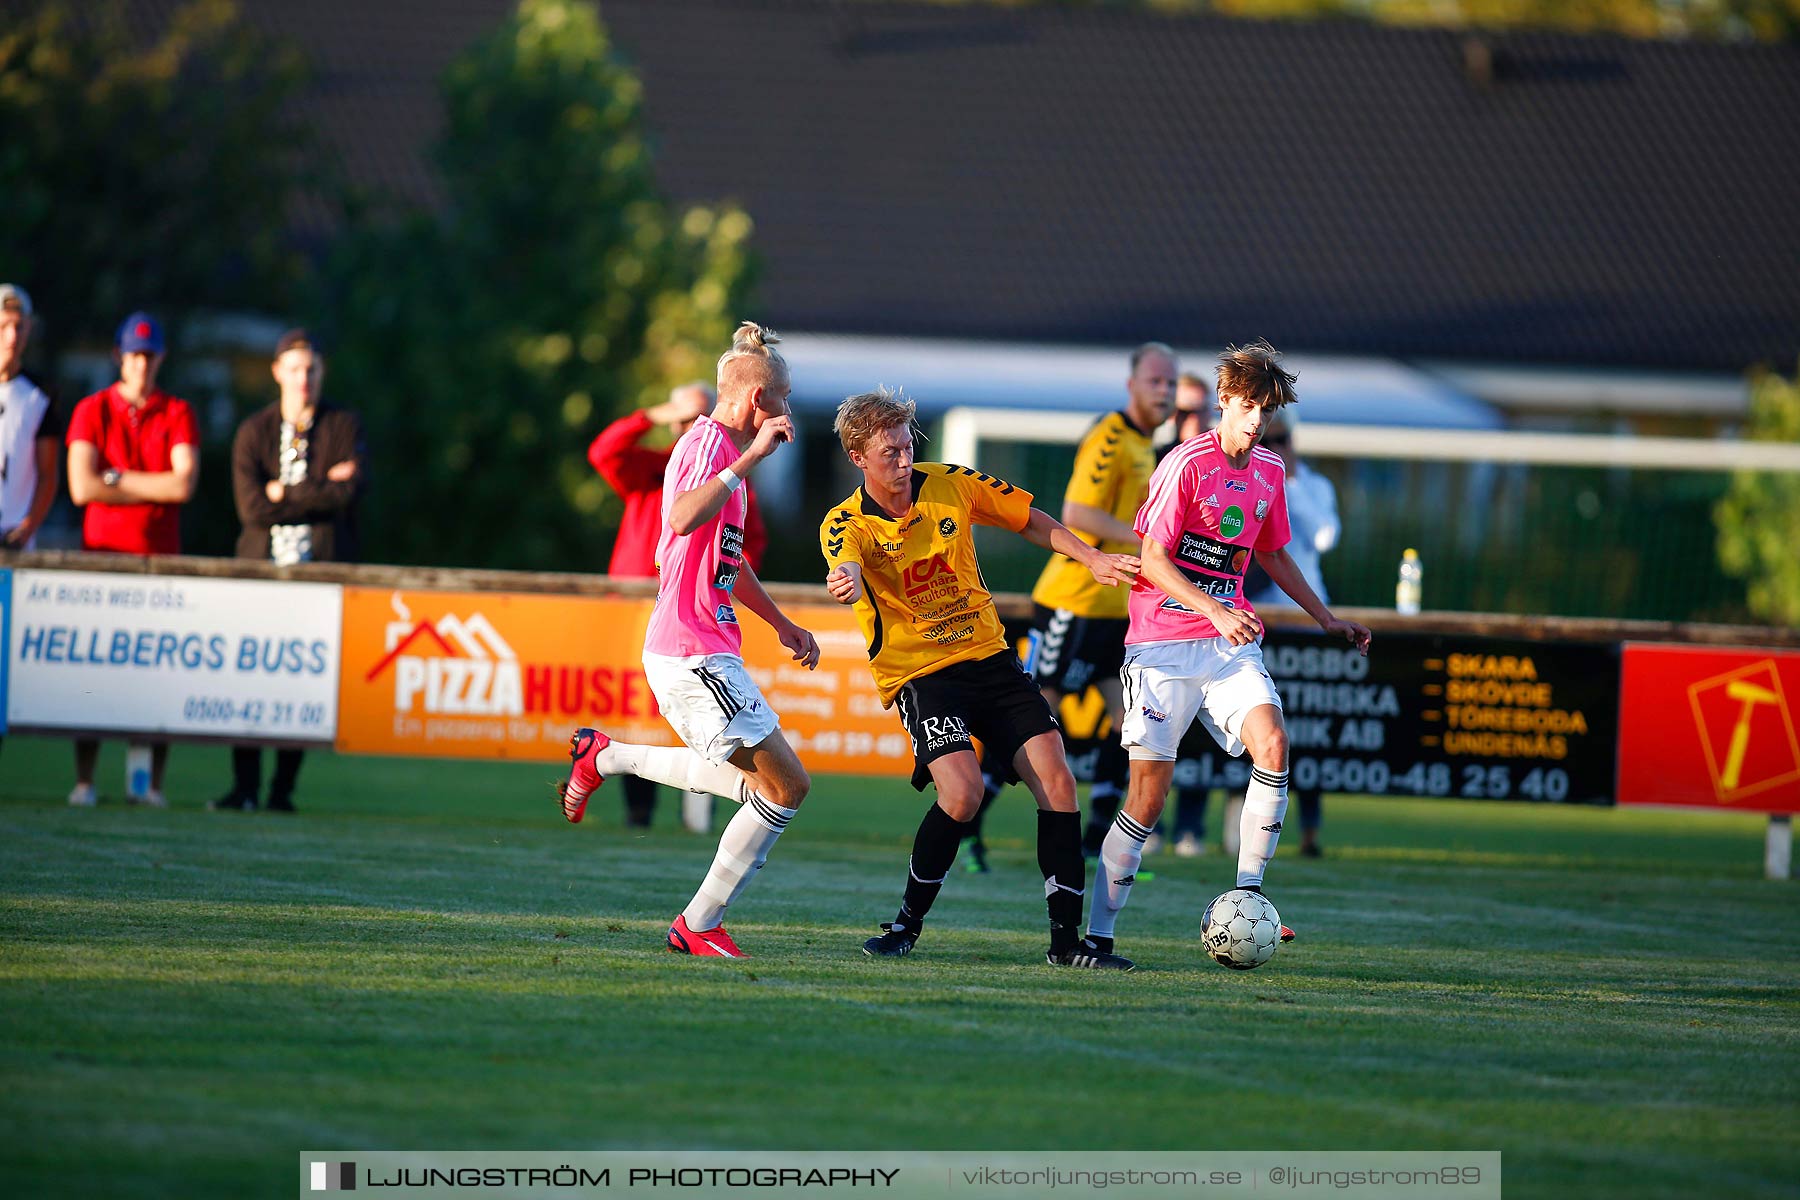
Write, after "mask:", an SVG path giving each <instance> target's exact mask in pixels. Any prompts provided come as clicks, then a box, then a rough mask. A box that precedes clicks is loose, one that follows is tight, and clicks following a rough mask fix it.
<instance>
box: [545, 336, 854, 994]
mask: <svg viewBox="0 0 1800 1200" xmlns="http://www.w3.org/2000/svg"><path fill="white" fill-rule="evenodd" d="M777 340H778V339H777V338H776V337H775V335H774V334H773V333H770V332H768V331H766V330H764V329H763V328H762V327H761V326H759V325H756V324H754V323H753V322H750V321H746V322H744V324H743V325H741V326H740V327H739V328H738V331H737V335H736V337H735V338H734V339H733V340H732V346H731V349H730V350H728V351H726V352H725V354H724V355H723V356H722V357H721V358H720V359H719V402H718V406H717V407H716V408H715V409H714V410H713V413H712V415H711V416H710V417H707V416H701V417H697V418H696V419H695V421H694V424H693V426H692V428H690V429H689V430H688V431H687V432H686V433H685V434H683V435H682V436H681V440H680V441H678V442H676V443H675V449H674V451H673V453H672V454H671V455H670V457H669V466H668V471H667V473H666V474H665V476H664V483H663V496H662V517H663V530H662V537H661V539H660V540H659V541H658V542H657V547H656V565H657V574H658V576H659V577H660V579H661V584H660V586H659V588H658V590H657V594H656V609H655V611H654V612H652V613H651V615H650V624H649V627H648V628H647V629H646V630H645V632H644V674H645V676H646V677H647V678H648V680H649V683H650V690H651V691H652V692H653V693H654V694H655V695H656V702H657V704H658V705H659V706H661V708H662V713H663V716H664V717H666V718H668V721H669V724H671V725H673V726H674V727H675V732H676V733H677V734H679V735H680V736H681V740H682V741H683V742H685V743H687V744H686V745H685V746H636V745H630V744H628V743H625V742H615V741H613V740H612V739H611V738H609V737H607V736H606V735H605V734H604V733H601V732H600V731H599V730H597V729H578V730H576V731H575V736H574V737H572V738H571V739H570V741H569V744H570V758H571V759H572V760H573V763H572V765H571V766H570V768H569V778H568V780H567V781H566V782H565V783H564V784H563V785H562V788H561V791H562V805H563V815H564V816H565V817H567V818H568V819H569V820H571V821H579V820H581V817H582V814H583V813H584V812H585V811H586V810H587V802H588V797H589V796H590V795H591V794H592V793H593V791H594V789H595V788H597V787H599V786H600V784H601V781H602V780H603V779H604V778H605V777H606V776H608V775H618V774H624V773H630V774H632V775H637V776H639V777H641V778H644V779H654V780H656V781H657V782H659V783H666V784H669V785H671V786H672V787H678V788H684V789H689V790H699V791H708V792H712V793H714V794H716V795H720V796H724V797H726V798H727V799H730V800H736V801H737V802H738V803H739V804H740V805H742V807H741V808H739V809H738V811H737V815H736V816H734V817H732V819H731V821H730V823H729V824H727V825H726V826H725V832H724V834H723V835H721V836H720V838H719V852H718V854H717V856H716V857H714V859H713V864H712V868H711V869H710V870H709V871H707V873H706V878H705V880H703V881H702V882H701V884H700V890H699V891H698V892H696V893H695V895H694V898H693V900H692V901H691V902H690V903H689V904H688V906H687V908H686V909H684V910H683V911H682V913H681V915H680V916H678V917H676V918H675V922H674V924H673V925H671V926H670V927H669V938H668V945H669V949H670V950H672V951H675V952H676V953H678V954H697V955H704V956H708V957H715V958H741V957H743V956H744V955H743V952H742V951H741V950H739V949H738V948H737V945H736V943H735V942H733V941H732V939H731V935H730V934H728V933H726V932H725V926H724V920H725V908H726V906H727V905H729V904H730V903H731V902H732V901H734V900H736V899H737V898H738V896H739V895H741V894H742V893H743V891H744V889H745V888H746V887H748V886H749V884H750V881H751V880H752V879H753V878H755V876H756V873H757V872H758V871H759V870H761V869H762V865H763V863H764V861H765V860H767V858H768V856H769V850H770V848H771V847H773V846H774V845H775V839H776V838H778V837H780V836H781V831H782V830H783V829H785V828H787V823H788V822H789V821H791V820H793V817H794V813H795V811H796V810H797V809H799V807H800V802H801V801H802V800H804V799H805V798H806V793H807V790H808V788H809V787H810V786H811V781H810V780H809V779H808V778H807V775H806V769H805V768H804V767H802V766H801V765H800V759H799V758H798V757H797V756H796V755H795V754H794V750H793V747H792V746H790V745H788V742H787V739H786V738H785V737H783V736H782V734H781V723H780V721H779V720H778V719H777V718H776V716H775V712H774V710H773V709H771V708H770V707H769V702H768V701H767V700H765V699H764V698H763V694H762V692H761V690H760V689H759V688H758V687H757V686H756V683H755V681H754V680H752V679H751V678H750V675H749V673H748V672H747V671H745V670H744V659H743V656H742V653H741V644H742V637H741V635H740V633H739V631H738V619H737V609H736V607H735V603H734V602H737V601H741V602H742V603H743V605H744V607H745V608H748V609H749V610H750V611H751V612H753V613H755V614H756V615H757V616H759V617H761V618H762V619H763V620H765V621H767V622H768V623H769V625H770V627H772V628H773V629H774V630H775V633H776V636H778V637H779V638H780V639H781V644H782V645H783V646H785V647H787V649H788V650H789V651H790V652H792V654H793V656H794V660H795V661H796V662H799V663H802V664H804V665H805V666H806V667H807V669H808V670H811V669H812V668H814V667H816V666H818V664H819V644H818V642H817V641H815V640H814V638H813V635H812V634H811V633H809V632H807V631H806V630H804V629H802V628H800V627H799V626H798V625H796V624H794V623H793V622H792V621H790V620H788V619H787V617H786V616H784V615H783V614H782V612H781V609H780V608H779V607H777V606H776V604H775V601H774V600H772V599H770V597H769V593H768V592H767V591H765V590H764V589H763V586H762V584H761V582H759V581H758V580H757V578H756V572H755V571H753V570H751V569H750V564H749V563H747V562H746V561H744V512H745V504H744V493H743V491H742V488H743V483H744V479H745V477H746V476H748V475H749V474H750V471H751V469H752V468H754V467H755V466H756V465H757V464H758V463H760V462H762V460H763V459H765V458H767V457H769V455H771V454H773V453H774V452H775V450H776V448H777V447H779V446H780V445H781V444H782V443H783V442H788V441H792V440H793V437H794V423H793V420H792V419H791V418H790V417H789V416H788V408H787V401H788V388H789V384H788V368H787V363H786V362H785V361H784V360H783V359H782V357H781V355H780V354H779V353H777V352H776V350H775V343H776V341H777Z"/></svg>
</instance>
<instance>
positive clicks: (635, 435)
mask: <svg viewBox="0 0 1800 1200" xmlns="http://www.w3.org/2000/svg"><path fill="white" fill-rule="evenodd" d="M715 399H716V396H715V395H714V392H713V389H712V388H711V387H709V386H708V385H707V384H705V383H690V384H685V385H683V386H682V387H678V388H676V389H675V390H674V391H672V392H670V393H669V398H668V399H667V400H666V401H664V402H663V403H661V404H658V405H655V406H653V407H651V408H645V409H640V410H638V411H637V412H634V413H631V414H630V415H629V416H624V417H620V418H619V419H618V420H617V421H614V422H613V423H612V424H611V425H608V426H607V427H606V428H605V429H602V430H601V431H600V436H599V437H596V438H595V439H594V441H593V444H592V445H590V446H589V447H588V462H590V463H592V464H593V466H594V470H596V471H598V472H600V475H601V477H602V478H603V479H605V480H606V482H607V483H609V484H611V485H612V488H613V490H614V491H615V492H617V493H619V496H620V497H621V498H622V499H623V500H624V501H625V516H624V517H623V518H622V519H621V520H620V522H619V536H618V540H617V541H615V542H614V543H613V554H612V565H611V566H610V567H608V568H607V573H608V574H610V575H613V576H616V577H618V578H620V579H654V578H655V577H656V542H657V539H658V538H659V537H660V536H661V534H662V488H663V472H664V471H665V470H666V469H667V468H668V465H669V450H670V447H669V446H663V447H657V448H651V447H649V446H645V445H642V444H641V443H642V442H643V440H644V435H645V434H648V433H649V432H650V431H651V430H652V429H654V428H656V427H657V426H659V425H661V426H664V427H666V428H667V429H668V430H669V431H670V432H671V434H672V435H673V436H672V437H671V438H670V442H671V444H672V443H673V442H674V440H675V438H679V437H680V436H681V435H682V434H684V433H686V432H687V431H688V427H689V426H690V425H692V424H693V423H694V420H695V418H697V417H700V416H702V415H704V414H706V413H710V412H711V411H712V407H713V401H714V400H715ZM744 496H745V498H746V499H747V500H748V501H749V507H748V509H747V510H746V512H745V516H744V558H745V559H746V560H747V561H748V562H749V563H750V569H751V570H760V569H761V567H762V558H763V550H764V549H765V548H766V547H767V546H768V544H769V533H768V530H767V529H766V528H765V527H764V525H763V519H762V513H761V511H760V510H759V509H758V508H757V504H756V494H755V493H754V492H753V491H751V490H750V487H749V485H748V484H746V485H745V488H744ZM623 783H624V791H625V823H626V825H628V826H634V827H637V828H647V827H648V826H649V824H650V815H651V813H652V812H653V811H654V810H655V808H656V792H657V785H656V784H655V783H653V782H652V781H650V780H648V779H639V778H637V777H636V776H632V775H627V776H626V777H625V779H624V780H623ZM712 802H713V797H712V796H711V795H710V794H709V793H706V792H690V793H688V795H687V797H686V798H685V799H684V800H683V801H682V821H683V823H684V824H686V825H687V827H688V828H689V829H691V830H693V831H694V832H695V833H705V832H706V831H707V829H708V828H710V826H711V824H712Z"/></svg>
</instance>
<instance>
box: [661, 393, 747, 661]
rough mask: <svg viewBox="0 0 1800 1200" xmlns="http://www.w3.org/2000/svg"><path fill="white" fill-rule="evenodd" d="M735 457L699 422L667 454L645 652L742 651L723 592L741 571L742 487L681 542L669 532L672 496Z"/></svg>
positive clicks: (728, 443)
mask: <svg viewBox="0 0 1800 1200" xmlns="http://www.w3.org/2000/svg"><path fill="white" fill-rule="evenodd" d="M739 453H740V452H739V451H738V449H737V446H736V444H735V443H734V442H733V441H732V440H731V435H730V434H729V433H727V432H726V430H725V427H724V426H722V425H720V424H719V423H718V422H717V421H714V420H713V419H712V418H711V417H701V418H699V419H698V420H696V421H695V422H694V426H693V428H691V429H689V430H688V431H687V432H686V433H684V434H682V435H681V440H680V441H678V442H676V443H675V449H674V451H673V452H672V453H671V454H670V455H669V466H668V470H667V472H666V473H665V474H664V476H663V494H662V518H663V530H662V536H661V537H660V538H659V539H658V540H657V543H656V574H657V577H658V579H660V580H661V585H660V586H659V587H658V588H657V592H656V608H655V610H654V611H652V612H651V614H650V624H649V626H648V627H647V628H646V629H645V630H644V653H645V654H660V655H664V656H666V657H669V658H690V657H693V656H696V655H704V654H740V653H742V647H743V635H742V634H741V632H740V631H739V630H738V621H737V611H736V610H735V609H733V608H732V607H731V589H732V587H733V586H735V585H736V583H737V578H738V572H739V571H740V570H742V569H743V566H744V511H745V507H746V506H745V500H744V489H743V488H739V489H738V490H737V491H735V492H733V493H732V494H731V495H730V496H729V497H727V498H726V500H725V507H724V508H722V509H720V510H719V512H718V513H717V515H715V516H714V517H713V519H712V520H710V521H708V522H707V523H706V524H704V525H702V526H701V527H700V528H698V529H696V530H694V531H693V532H692V533H690V534H688V535H687V536H686V537H682V536H680V535H678V534H677V533H676V532H675V531H674V530H673V529H671V528H670V527H669V513H670V510H671V509H672V508H673V507H674V505H675V497H676V496H678V495H680V494H681V493H682V492H691V491H693V490H694V489H695V488H697V487H699V486H701V485H702V484H704V483H705V482H706V481H707V480H708V479H711V478H712V477H713V476H715V475H717V474H718V473H719V472H720V471H721V470H723V469H724V468H726V467H729V466H730V465H731V464H732V463H734V462H736V461H737V460H738V457H739Z"/></svg>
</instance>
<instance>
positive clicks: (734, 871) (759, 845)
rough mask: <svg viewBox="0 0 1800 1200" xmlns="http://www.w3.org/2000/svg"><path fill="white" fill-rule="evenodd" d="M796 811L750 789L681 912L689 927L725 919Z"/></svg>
mask: <svg viewBox="0 0 1800 1200" xmlns="http://www.w3.org/2000/svg"><path fill="white" fill-rule="evenodd" d="M695 757H699V756H698V755H696V756H695ZM640 773H641V772H640ZM798 811H799V810H798V809H793V808H783V807H781V805H779V804H771V803H770V802H769V801H767V800H764V799H763V798H762V797H761V796H759V795H757V794H756V793H754V792H752V793H750V799H749V801H748V802H746V803H745V805H744V806H743V807H742V808H740V809H738V810H737V815H736V816H734V817H732V818H731V822H730V823H729V824H728V825H726V826H725V832H724V833H723V834H721V835H720V836H719V852H718V854H716V855H715V856H714V857H713V864H712V869H711V870H709V871H707V873H706V878H705V880H703V881H702V882H701V884H700V890H699V891H697V892H695V893H694V898H693V899H692V900H690V901H688V906H687V907H686V908H685V909H683V910H682V912H681V915H682V916H684V917H686V918H687V926H688V928H689V929H691V930H693V931H694V932H695V933H700V932H703V931H705V930H708V929H715V928H717V927H718V925H719V923H720V922H721V921H723V920H724V919H725V907H726V905H728V904H730V903H731V902H732V901H733V900H736V899H737V898H738V897H739V896H740V895H742V894H743V891H744V889H745V888H746V887H749V886H750V880H751V879H752V878H754V877H755V875H756V873H757V872H758V871H760V870H762V865H763V863H765V862H767V861H768V858H769V849H770V847H772V846H774V845H775V839H776V838H778V837H780V836H781V831H782V830H783V829H786V828H787V823H788V822H789V821H791V820H793V819H794V814H795V813H796V812H798Z"/></svg>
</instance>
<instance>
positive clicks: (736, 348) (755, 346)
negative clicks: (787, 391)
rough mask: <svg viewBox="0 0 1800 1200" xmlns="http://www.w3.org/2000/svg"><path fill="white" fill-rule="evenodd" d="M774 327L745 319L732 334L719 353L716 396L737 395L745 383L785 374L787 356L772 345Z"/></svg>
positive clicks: (752, 384) (768, 380) (775, 339)
mask: <svg viewBox="0 0 1800 1200" xmlns="http://www.w3.org/2000/svg"><path fill="white" fill-rule="evenodd" d="M779 341H781V339H780V338H779V337H776V336H775V331H774V330H773V329H765V328H763V327H762V326H761V325H758V324H757V323H756V322H755V321H745V322H744V323H743V324H742V325H739V326H738V327H737V332H736V333H734V334H733V335H732V336H731V349H729V350H727V351H726V352H725V353H723V354H721V355H719V398H720V399H721V400H723V399H725V398H727V397H730V396H736V395H737V394H738V393H739V392H741V391H742V390H743V389H744V388H746V387H757V386H766V385H768V384H769V383H771V382H772V381H775V380H785V379H786V378H787V373H788V367H787V360H786V359H785V358H782V357H781V352H780V351H778V350H776V349H775V345H776V343H777V342H779Z"/></svg>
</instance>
